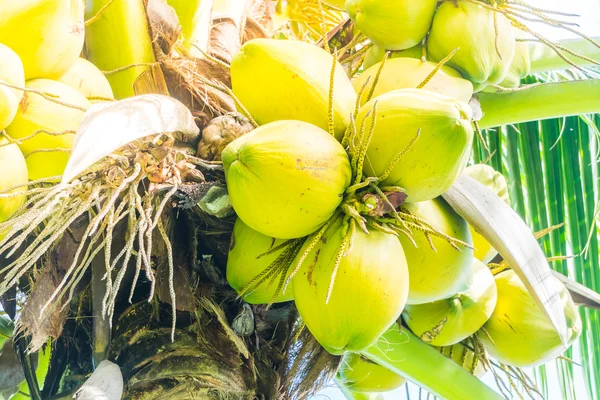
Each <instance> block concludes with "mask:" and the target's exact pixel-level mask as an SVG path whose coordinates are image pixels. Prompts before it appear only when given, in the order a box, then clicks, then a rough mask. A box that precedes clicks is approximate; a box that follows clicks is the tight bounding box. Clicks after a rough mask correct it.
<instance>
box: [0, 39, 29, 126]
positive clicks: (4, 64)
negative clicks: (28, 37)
mask: <svg viewBox="0 0 600 400" xmlns="http://www.w3.org/2000/svg"><path fill="white" fill-rule="evenodd" d="M0 61H1V62H0V131H1V130H3V129H4V128H6V127H7V126H8V125H10V123H11V122H12V120H13V119H14V118H15V115H16V114H17V109H18V108H19V102H20V101H21V98H22V97H23V91H22V90H18V89H14V88H10V87H8V86H5V85H2V84H1V83H2V82H3V83H6V84H9V85H11V86H17V87H20V88H22V87H23V86H25V75H24V72H23V64H22V63H21V59H20V58H19V56H18V55H17V53H15V52H14V51H12V50H11V49H10V47H6V46H5V45H3V44H2V43H0Z"/></svg>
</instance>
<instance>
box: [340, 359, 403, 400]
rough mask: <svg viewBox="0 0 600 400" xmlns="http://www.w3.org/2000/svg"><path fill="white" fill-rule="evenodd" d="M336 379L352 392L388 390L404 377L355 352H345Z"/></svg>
mask: <svg viewBox="0 0 600 400" xmlns="http://www.w3.org/2000/svg"><path fill="white" fill-rule="evenodd" d="M338 379H339V380H340V381H342V382H344V386H345V387H347V388H348V389H350V390H351V391H353V392H361V393H365V392H375V393H377V392H389V391H391V390H394V389H398V388H399V387H401V386H402V385H404V384H405V383H406V379H404V378H403V377H401V376H400V375H398V374H396V373H395V372H392V371H390V370H389V369H387V368H385V367H382V366H381V365H379V364H377V363H376V362H374V361H371V360H369V359H368V358H365V357H363V356H361V355H360V354H356V353H347V354H346V355H345V356H344V358H343V360H342V364H341V366H340V369H339V371H338Z"/></svg>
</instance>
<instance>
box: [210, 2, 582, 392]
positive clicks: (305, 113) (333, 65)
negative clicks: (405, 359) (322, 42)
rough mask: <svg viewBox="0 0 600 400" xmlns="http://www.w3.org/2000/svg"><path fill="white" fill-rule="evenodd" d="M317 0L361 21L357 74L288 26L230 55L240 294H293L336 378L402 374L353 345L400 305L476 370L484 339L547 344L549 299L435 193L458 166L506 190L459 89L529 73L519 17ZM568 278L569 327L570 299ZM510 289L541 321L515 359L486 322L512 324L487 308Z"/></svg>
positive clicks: (270, 297)
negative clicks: (497, 265)
mask: <svg viewBox="0 0 600 400" xmlns="http://www.w3.org/2000/svg"><path fill="white" fill-rule="evenodd" d="M325 3H326V4H327V5H328V6H331V7H334V8H342V7H345V8H346V10H347V12H348V14H349V16H350V18H351V19H352V20H353V21H354V23H355V27H356V28H357V29H358V31H357V32H355V34H356V35H358V36H357V37H359V38H363V39H365V38H366V39H368V42H367V43H368V44H367V45H366V46H368V49H367V48H366V47H365V50H368V51H366V53H365V55H364V57H363V58H362V60H363V61H362V67H361V68H360V69H359V73H358V74H356V75H355V74H354V73H353V72H352V68H353V67H352V63H350V64H348V65H347V66H343V65H342V64H341V63H340V61H339V60H342V61H341V62H342V63H343V58H339V59H338V58H336V57H335V55H336V54H337V53H334V54H333V55H332V54H331V52H330V51H327V50H325V49H323V48H320V47H318V46H315V45H312V44H309V43H304V42H298V41H280V40H273V39H256V40H251V41H249V42H247V43H246V44H245V45H243V46H242V48H241V50H240V51H239V53H238V54H237V55H235V56H234V58H233V60H232V63H231V81H232V89H233V93H234V95H235V96H236V97H237V98H238V99H239V101H240V109H241V111H243V112H244V113H246V116H247V117H248V118H249V119H251V120H253V122H255V123H256V126H257V127H256V128H255V129H254V130H253V131H251V132H250V133H248V134H246V135H244V136H243V137H241V138H239V139H236V140H234V141H233V142H232V143H230V144H229V145H228V146H227V147H226V148H225V149H224V151H223V153H222V160H223V165H224V168H225V174H226V181H227V188H228V191H229V195H230V198H231V202H232V205H233V208H234V209H235V211H236V213H237V216H238V220H237V222H236V225H235V229H234V233H233V236H232V239H231V247H230V255H229V260H228V264H227V279H228V281H229V283H230V284H231V286H232V287H233V288H234V289H236V290H237V291H238V293H239V294H240V296H241V297H243V298H244V299H245V300H246V301H248V302H250V303H261V304H263V303H264V304H271V303H276V302H284V301H290V300H293V301H294V302H295V304H296V307H297V309H298V311H299V313H300V315H301V317H302V321H303V323H304V324H305V325H306V327H307V328H308V329H309V330H310V332H311V333H312V334H313V336H314V337H315V338H316V339H317V340H318V341H319V342H320V344H321V345H322V346H323V347H324V348H325V349H326V350H327V351H329V352H330V353H332V354H336V355H343V354H344V355H345V358H344V363H343V367H342V369H341V370H340V373H339V375H338V379H340V380H342V381H344V382H346V384H347V385H349V387H351V389H352V390H354V391H364V392H373V391H384V390H391V389H393V388H396V387H398V386H400V385H402V383H403V380H402V379H398V377H397V376H396V375H395V374H393V373H390V371H387V370H385V368H383V367H381V366H379V365H377V364H373V363H372V362H368V361H365V360H364V359H362V358H361V357H360V356H358V355H357V353H360V352H362V351H364V350H365V349H366V348H368V347H369V346H370V345H372V344H373V343H374V342H375V341H376V339H377V338H378V337H379V336H380V335H382V334H383V333H384V332H386V330H388V329H389V328H390V327H392V326H394V324H395V323H396V322H397V321H402V323H403V324H404V325H406V326H407V327H408V328H409V329H410V330H411V331H412V332H413V333H415V334H416V335H417V336H418V337H419V338H420V339H421V340H423V341H425V342H427V343H429V344H431V345H432V346H437V347H438V348H439V349H440V351H441V352H442V353H443V354H445V355H447V356H448V357H450V358H452V359H454V361H456V362H457V363H459V364H461V365H462V366H463V367H464V368H465V369H466V370H468V371H469V372H471V373H474V374H476V375H478V376H480V375H482V374H483V373H484V372H485V368H489V365H490V364H489V362H488V363H487V364H486V363H484V362H483V361H482V360H487V355H488V354H489V355H491V356H492V357H494V358H496V359H497V360H499V361H500V362H502V363H505V364H507V365H509V366H515V367H519V366H523V365H537V364H540V363H543V362H546V361H547V360H548V359H549V357H550V358H554V357H556V356H558V355H559V354H561V353H562V351H563V350H564V348H563V347H562V345H560V343H559V342H560V340H559V337H558V334H557V333H556V332H555V331H554V329H553V328H552V327H551V324H550V321H549V320H548V318H547V317H546V316H545V314H544V313H543V311H542V310H541V309H539V307H538V306H537V305H536V304H535V302H534V301H533V298H532V297H531V295H529V293H528V292H527V290H526V289H525V287H524V286H523V285H522V284H521V288H522V289H523V291H522V292H521V296H520V297H519V296H517V297H515V296H513V295H508V294H506V293H507V291H506V290H504V289H503V287H502V286H503V285H504V282H503V280H502V279H500V276H501V275H498V276H494V273H495V272H496V271H497V270H494V265H493V264H490V266H488V265H487V264H488V263H490V262H492V259H494V257H495V256H496V255H497V254H498V253H497V251H496V250H495V249H494V248H493V246H492V245H491V244H490V243H489V242H488V241H487V240H486V238H485V237H484V236H483V235H482V234H481V233H479V232H477V230H475V229H474V228H473V227H471V226H470V225H469V224H468V223H467V222H466V221H465V220H464V219H463V218H462V217H461V216H459V215H458V214H457V213H456V212H455V211H454V210H453V209H452V207H450V205H449V204H448V203H446V202H445V200H444V199H443V198H442V197H441V196H442V195H443V194H444V193H445V192H446V191H447V190H448V189H449V188H450V187H451V185H452V184H453V183H454V182H455V180H456V179H457V178H458V177H459V176H461V175H467V176H470V177H472V178H474V179H475V180H477V181H479V182H480V183H481V184H483V185H484V186H486V187H488V188H489V189H490V190H491V191H493V192H494V193H495V194H496V195H497V196H498V197H499V198H501V199H502V200H503V201H505V202H507V203H508V202H509V199H508V190H507V183H506V180H505V179H504V177H503V176H502V175H501V174H500V173H498V172H496V171H494V170H493V169H492V168H490V167H488V166H485V165H474V166H471V167H467V164H468V161H469V157H470V151H471V146H472V144H473V140H474V138H475V136H476V135H475V132H476V131H477V126H476V121H474V118H475V117H474V111H473V109H472V108H471V106H470V105H469V104H468V103H469V101H470V100H471V99H472V97H473V94H474V93H476V92H478V91H481V90H484V89H485V90H494V91H495V90H501V89H502V88H515V87H517V86H518V85H519V83H520V79H521V78H522V77H524V76H526V75H527V74H528V72H529V58H528V51H527V46H523V43H518V42H517V40H516V37H517V36H518V32H516V30H515V29H514V28H513V26H512V25H511V22H510V21H509V20H508V19H507V18H506V17H505V16H504V15H503V14H501V13H498V14H497V15H495V13H494V12H493V11H492V10H490V9H489V7H484V6H480V5H478V4H475V3H476V2H474V1H467V0H457V1H445V2H441V4H438V2H437V1H421V2H404V1H401V2H387V1H369V0H348V1H346V2H343V1H341V2H325ZM398 21H402V23H399V22H398ZM361 35H362V36H361ZM426 36H427V38H426ZM424 39H425V40H424ZM358 42H360V40H357V43H358ZM359 48H360V46H359ZM360 51H361V50H359V52H360ZM349 75H350V77H349ZM504 269H506V268H504ZM503 273H504V274H506V273H512V274H513V275H514V272H512V271H510V270H508V271H505V272H503ZM517 279H518V278H517ZM558 284H559V283H557V285H558ZM561 290H562V289H561ZM563 292H564V293H566V295H565V314H568V315H570V316H571V317H572V318H571V319H570V322H569V326H572V331H573V335H572V337H573V340H574V338H576V337H577V335H578V332H579V329H578V323H580V322H578V318H579V317H578V315H577V313H574V312H572V310H571V307H572V301H571V300H570V298H568V296H569V295H568V293H567V292H566V289H565V290H563ZM563 292H561V293H563ZM569 301H570V302H569ZM508 304H510V305H511V306H510V310H508V309H507V308H508V306H507V305H508ZM520 307H527V308H528V309H529V310H530V311H531V312H532V313H533V314H535V315H536V318H540V319H543V320H544V321H545V325H544V324H538V326H542V327H543V329H544V334H548V335H549V337H551V338H552V339H549V340H546V341H544V342H543V344H540V346H537V347H535V348H533V347H532V348H531V349H528V351H527V352H525V353H526V356H527V357H526V356H525V355H524V356H523V357H526V360H525V361H523V360H521V359H519V357H516V356H514V354H522V352H521V350H522V349H521V348H518V349H515V348H511V346H510V344H508V343H510V340H498V341H496V340H495V339H494V337H495V336H497V335H504V333H502V332H503V329H504V328H505V326H506V325H505V324H503V323H502V321H497V320H498V319H502V318H503V317H502V316H501V315H499V311H498V310H503V311H502V312H506V313H510V312H517V310H518V309H519V308H520ZM540 329H541V328H540ZM506 336H509V335H506ZM484 338H485V339H484ZM519 338H522V337H521V336H519ZM514 340H515V341H517V340H518V339H517V338H515V339H514ZM523 343H525V339H523ZM484 364H485V367H484ZM372 378H373V379H372Z"/></svg>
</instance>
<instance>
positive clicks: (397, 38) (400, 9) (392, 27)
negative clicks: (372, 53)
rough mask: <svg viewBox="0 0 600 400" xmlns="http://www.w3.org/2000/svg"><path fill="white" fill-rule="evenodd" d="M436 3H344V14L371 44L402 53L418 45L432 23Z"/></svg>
mask: <svg viewBox="0 0 600 400" xmlns="http://www.w3.org/2000/svg"><path fill="white" fill-rule="evenodd" d="M436 7H437V0H419V1H414V0H347V1H346V11H347V12H348V15H349V16H350V18H352V20H353V21H354V22H355V23H356V25H357V26H358V28H359V29H360V31H361V32H362V33H364V34H365V35H366V36H367V37H368V38H369V39H370V40H371V42H373V43H374V44H376V45H377V46H380V47H383V48H384V49H388V50H404V49H408V48H410V47H413V46H415V45H417V44H419V43H420V42H421V41H422V40H423V38H424V37H425V35H426V34H427V31H429V27H430V26H431V21H432V20H433V14H435V9H436Z"/></svg>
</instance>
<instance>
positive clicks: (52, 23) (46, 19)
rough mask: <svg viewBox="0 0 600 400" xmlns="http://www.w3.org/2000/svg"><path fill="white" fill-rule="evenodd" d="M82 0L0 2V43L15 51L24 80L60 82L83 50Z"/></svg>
mask: <svg viewBox="0 0 600 400" xmlns="http://www.w3.org/2000/svg"><path fill="white" fill-rule="evenodd" d="M84 9H85V2H83V1H81V0H0V10H2V12H0V43H4V44H5V45H7V46H8V47H10V48H11V49H13V50H14V51H15V52H16V53H17V54H18V55H19V57H20V58H21V61H22V62H23V66H24V67H25V79H26V80H30V79H33V78H48V79H57V78H59V77H60V76H61V75H63V74H64V73H65V72H67V70H68V69H69V68H71V66H72V65H73V63H74V62H75V61H76V60H77V57H79V54H80V53H81V50H82V49H83V41H84V27H83V12H84Z"/></svg>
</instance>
